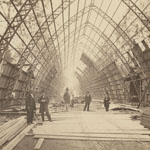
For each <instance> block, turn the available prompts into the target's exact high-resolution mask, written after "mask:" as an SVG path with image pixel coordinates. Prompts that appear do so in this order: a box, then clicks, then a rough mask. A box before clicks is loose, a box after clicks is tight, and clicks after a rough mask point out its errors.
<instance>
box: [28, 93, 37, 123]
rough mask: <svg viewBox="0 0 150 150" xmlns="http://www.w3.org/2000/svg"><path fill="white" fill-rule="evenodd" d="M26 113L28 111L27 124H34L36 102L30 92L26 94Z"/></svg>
mask: <svg viewBox="0 0 150 150" xmlns="http://www.w3.org/2000/svg"><path fill="white" fill-rule="evenodd" d="M26 111H27V124H31V123H33V117H34V112H35V111H36V105H35V100H34V97H33V94H32V93H31V92H30V91H27V92H26Z"/></svg>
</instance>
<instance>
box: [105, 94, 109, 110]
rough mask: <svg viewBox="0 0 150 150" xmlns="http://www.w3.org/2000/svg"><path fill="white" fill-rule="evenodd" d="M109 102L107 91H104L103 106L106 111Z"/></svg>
mask: <svg viewBox="0 0 150 150" xmlns="http://www.w3.org/2000/svg"><path fill="white" fill-rule="evenodd" d="M109 104H110V97H109V94H108V92H106V95H105V98H104V107H105V110H106V111H109Z"/></svg>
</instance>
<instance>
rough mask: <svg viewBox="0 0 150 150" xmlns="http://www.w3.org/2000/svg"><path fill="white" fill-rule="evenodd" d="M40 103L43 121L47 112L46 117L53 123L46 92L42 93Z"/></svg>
mask: <svg viewBox="0 0 150 150" xmlns="http://www.w3.org/2000/svg"><path fill="white" fill-rule="evenodd" d="M38 102H39V103H40V113H41V116H42V121H44V112H46V116H47V118H48V120H49V121H52V120H51V116H50V113H49V110H48V103H49V98H48V97H47V96H46V93H45V91H42V95H41V97H40V98H39V100H38Z"/></svg>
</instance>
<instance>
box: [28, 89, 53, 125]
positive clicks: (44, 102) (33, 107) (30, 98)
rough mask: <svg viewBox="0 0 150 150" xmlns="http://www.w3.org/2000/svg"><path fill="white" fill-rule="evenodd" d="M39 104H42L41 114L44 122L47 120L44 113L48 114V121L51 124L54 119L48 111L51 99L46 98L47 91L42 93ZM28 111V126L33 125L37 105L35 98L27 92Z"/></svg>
mask: <svg viewBox="0 0 150 150" xmlns="http://www.w3.org/2000/svg"><path fill="white" fill-rule="evenodd" d="M38 103H40V111H39V112H40V113H41V117H42V121H44V120H45V119H44V113H46V116H47V118H48V120H49V121H50V122H51V121H52V119H51V115H50V113H49V109H48V103H49V98H48V96H46V93H45V91H42V94H41V96H40V98H39V99H38ZM26 111H27V124H31V123H33V118H34V114H35V111H36V104H35V99H34V96H33V94H32V92H30V91H27V92H26Z"/></svg>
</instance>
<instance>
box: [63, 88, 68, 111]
mask: <svg viewBox="0 0 150 150" xmlns="http://www.w3.org/2000/svg"><path fill="white" fill-rule="evenodd" d="M63 98H64V102H65V107H66V111H68V107H69V105H70V94H69V89H68V88H66V92H65V93H64V97H63Z"/></svg>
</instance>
